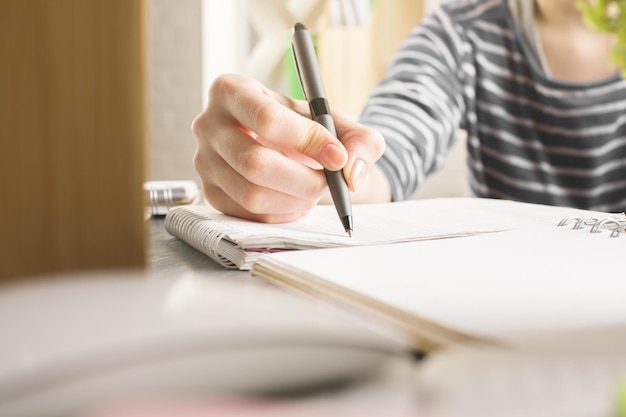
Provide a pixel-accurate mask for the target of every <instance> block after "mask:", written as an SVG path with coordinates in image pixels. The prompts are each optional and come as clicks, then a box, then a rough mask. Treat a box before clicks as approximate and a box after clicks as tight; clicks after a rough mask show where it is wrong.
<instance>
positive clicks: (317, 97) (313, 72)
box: [291, 23, 353, 237]
mask: <svg viewBox="0 0 626 417" xmlns="http://www.w3.org/2000/svg"><path fill="white" fill-rule="evenodd" d="M291 47H292V49H293V56H294V59H295V62H296V69H297V71H298V77H299V78H300V85H301V86H302V90H303V91H304V96H305V97H306V99H307V101H308V102H309V108H310V110H311V117H312V118H313V120H315V121H316V122H318V123H319V124H321V125H322V126H324V127H325V128H326V129H328V130H329V131H330V133H332V134H333V135H334V136H335V137H336V136H337V131H336V130H335V123H334V122H333V118H332V117H331V115H330V106H329V105H328V100H327V99H326V90H325V89H324V84H323V82H322V76H321V74H320V70H319V65H318V62H317V56H316V55H315V47H314V46H313V39H312V38H311V33H310V32H309V30H308V29H307V27H306V26H305V25H304V24H302V23H296V24H295V26H294V28H293V41H292V44H291ZM324 174H325V175H326V181H327V182H328V188H329V189H330V195H331V197H332V199H333V203H334V204H335V208H336V209H337V214H339V219H340V220H341V224H342V225H343V228H344V229H345V230H346V233H347V234H348V236H350V237H352V230H353V226H352V204H351V203H350V191H349V190H348V184H347V183H346V179H345V177H344V176H343V171H341V170H339V171H330V170H327V169H324Z"/></svg>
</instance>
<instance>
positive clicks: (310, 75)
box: [292, 30, 326, 101]
mask: <svg viewBox="0 0 626 417" xmlns="http://www.w3.org/2000/svg"><path fill="white" fill-rule="evenodd" d="M293 38H294V40H293V42H292V49H293V54H294V56H295V62H296V67H297V70H298V73H299V75H300V83H301V84H302V90H303V91H304V95H305V96H306V98H307V100H309V101H310V100H314V99H316V98H318V97H326V90H325V89H324V83H323V82H322V76H321V74H320V72H319V71H315V70H314V69H315V68H318V67H319V63H318V62H317V55H316V53H315V47H314V44H313V38H312V37H311V33H310V32H309V31H308V30H296V31H295V32H294V34H293Z"/></svg>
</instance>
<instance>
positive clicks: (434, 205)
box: [165, 198, 605, 270]
mask: <svg viewBox="0 0 626 417" xmlns="http://www.w3.org/2000/svg"><path fill="white" fill-rule="evenodd" d="M604 214H605V213H598V212H587V211H584V210H577V209H571V208H562V207H552V206H544V205H538V204H529V203H520V202H515V201H507V200H496V199H485V198H440V199H430V200H411V201H405V202H398V203H387V204H366V205H355V206H354V207H353V215H354V224H355V226H354V233H353V237H352V238H349V237H347V236H346V234H345V231H344V230H343V228H342V227H341V223H340V222H339V219H338V218H337V213H336V211H335V208H334V207H333V206H322V205H320V206H317V207H315V208H314V209H313V210H312V211H311V213H310V214H309V215H308V216H306V217H305V218H303V219H300V220H298V221H295V222H292V223H285V224H262V223H256V222H252V221H247V220H242V219H238V218H235V217H230V216H226V215H224V214H221V213H218V212H217V211H215V210H214V209H213V208H211V207H210V206H206V205H191V206H181V207H177V208H174V209H172V210H171V211H170V212H169V213H168V215H167V216H166V219H165V228H166V230H167V231H168V232H169V233H170V234H171V235H173V236H175V237H177V238H179V239H181V240H183V241H185V242H187V243H188V244H189V245H191V246H192V247H194V248H196V249H197V250H199V251H201V252H203V253H204V254H206V255H207V256H209V257H211V258H212V259H214V260H215V261H216V262H218V263H220V264H221V265H223V266H225V267H227V268H238V269H242V270H248V269H250V267H251V265H252V263H253V262H254V261H255V260H256V259H258V258H259V257H260V256H261V255H263V254H264V253H268V252H280V251H286V250H295V249H319V248H332V247H342V246H369V245H381V244H388V243H399V242H409V241H416V240H430V239H440V238H450V237H460V236H469V235H475V234H482V233H489V232H497V231H502V230H510V229H519V228H524V227H533V226H542V225H553V224H554V223H555V221H558V219H560V218H563V217H566V216H602V215H604Z"/></svg>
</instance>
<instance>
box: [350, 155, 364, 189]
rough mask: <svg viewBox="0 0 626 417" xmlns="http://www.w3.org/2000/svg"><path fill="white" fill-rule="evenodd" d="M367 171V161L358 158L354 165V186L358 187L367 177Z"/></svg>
mask: <svg viewBox="0 0 626 417" xmlns="http://www.w3.org/2000/svg"><path fill="white" fill-rule="evenodd" d="M366 172H367V166H366V165H365V162H363V161H362V160H360V159H357V160H356V161H355V162H354V165H353V166H352V175H351V177H352V186H353V187H354V188H356V187H357V186H358V185H359V184H360V183H361V182H363V179H364V178H365V173H366Z"/></svg>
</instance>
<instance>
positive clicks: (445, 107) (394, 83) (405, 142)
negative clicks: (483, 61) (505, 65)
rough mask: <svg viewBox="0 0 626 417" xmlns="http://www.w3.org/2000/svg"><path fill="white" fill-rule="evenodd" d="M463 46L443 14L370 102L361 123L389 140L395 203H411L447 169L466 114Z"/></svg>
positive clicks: (425, 27) (404, 52) (400, 58)
mask: <svg viewBox="0 0 626 417" xmlns="http://www.w3.org/2000/svg"><path fill="white" fill-rule="evenodd" d="M463 48H464V44H463V42H462V41H461V38H460V37H459V36H458V34H457V33H455V31H454V29H453V28H452V23H451V21H450V20H449V19H448V16H447V15H446V14H444V13H441V12H439V13H434V14H432V15H430V16H428V17H425V18H424V20H423V21H422V22H421V23H420V25H418V26H417V27H416V28H415V29H414V30H413V31H412V32H411V33H410V34H409V36H408V37H407V39H406V40H405V41H404V43H403V45H402V46H401V48H400V50H399V52H398V54H397V55H396V57H395V60H394V62H393V63H392V65H391V66H390V67H389V70H388V73H387V75H386V77H385V79H384V80H383V81H382V82H381V83H380V84H379V85H378V86H377V88H376V89H375V90H374V91H373V93H372V95H371V96H370V98H369V99H368V102H367V104H366V106H365V107H364V109H363V112H362V114H361V121H362V123H364V124H366V125H368V126H370V127H373V128H375V129H377V130H378V131H379V132H381V133H382V135H383V136H384V137H385V140H386V150H385V155H384V156H383V158H381V160H379V162H378V164H379V166H380V167H381V169H382V170H383V172H384V173H385V174H386V176H387V178H388V179H389V182H390V185H391V190H392V199H393V200H394V201H399V200H404V199H408V198H410V197H411V196H412V195H413V194H414V193H415V192H416V190H417V189H418V187H419V186H420V184H421V183H422V182H423V180H424V179H425V178H426V177H427V176H428V175H429V174H431V173H432V172H434V171H436V170H437V169H439V168H441V167H442V166H443V163H444V161H445V157H446V155H447V151H448V149H449V148H450V146H451V145H452V144H453V142H454V140H455V138H456V132H457V130H458V128H459V125H460V124H461V123H462V118H463V117H464V115H465V114H466V108H465V102H464V99H463V93H464V91H463V86H464V85H468V84H470V83H468V81H467V80H466V78H467V77H469V76H470V75H471V72H470V73H469V74H468V73H466V72H465V71H466V70H467V66H464V65H463V64H462V63H463V55H464V54H463Z"/></svg>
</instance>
